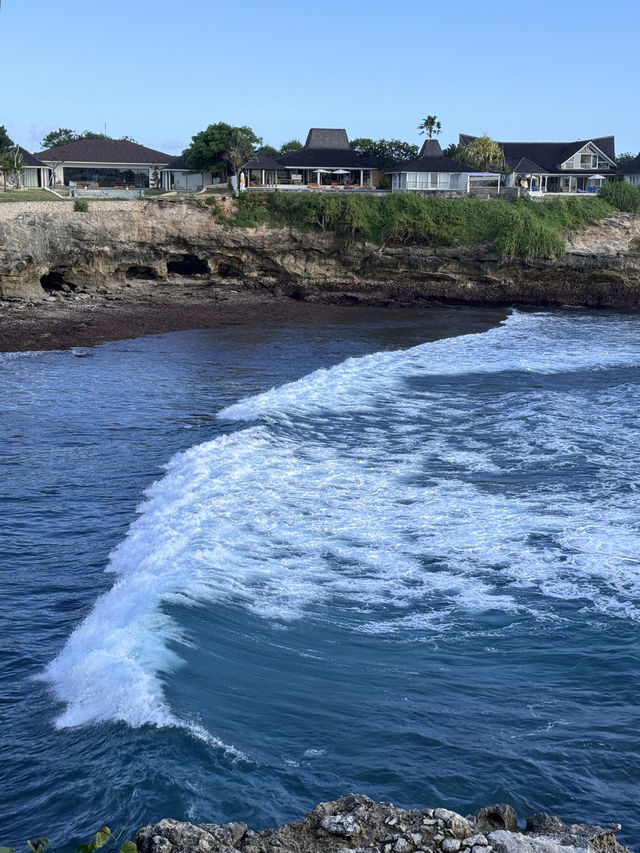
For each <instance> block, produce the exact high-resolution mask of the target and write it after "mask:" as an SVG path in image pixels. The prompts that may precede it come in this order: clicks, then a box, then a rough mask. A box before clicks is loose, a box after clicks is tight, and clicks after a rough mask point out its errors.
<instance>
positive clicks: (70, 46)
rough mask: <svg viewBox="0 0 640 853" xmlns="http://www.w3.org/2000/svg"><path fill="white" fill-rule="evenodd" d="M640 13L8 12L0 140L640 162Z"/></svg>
mask: <svg viewBox="0 0 640 853" xmlns="http://www.w3.org/2000/svg"><path fill="white" fill-rule="evenodd" d="M639 48H640V4H638V2H637V0H618V2H616V3H615V4H614V5H613V6H609V5H608V4H607V3H603V2H595V0H582V2H578V0H564V2H550V1H549V0H539V2H538V3H531V4H529V3H527V4H524V3H517V2H513V0H512V1H511V2H503V0H486V2H483V3H481V2H468V0H458V2H449V3H444V2H443V3H437V4H436V3H433V2H431V0H396V2H395V3H390V2H381V0H367V2H364V0H325V2H323V3H321V4H306V3H304V2H293V0H269V2H261V1H260V0H241V2H239V3H237V4H233V3H229V2H225V3H222V2H218V0H180V2H169V0H154V2H151V0H109V2H103V0H84V2H80V0H57V2H52V0H2V6H1V8H0V74H1V76H0V80H2V81H3V83H2V86H1V88H0V124H4V125H5V126H6V128H7V130H8V131H9V135H10V136H11V137H12V138H13V139H14V140H15V141H16V142H19V143H20V144H22V145H24V146H25V147H26V148H28V149H29V150H31V151H34V150H35V151H37V150H39V148H40V142H41V140H42V137H43V136H44V134H45V133H46V132H47V131H49V130H52V129H54V128H58V127H60V126H63V127H70V128H72V129H74V130H78V131H80V130H84V129H91V130H104V127H105V124H106V128H107V132H108V133H109V134H111V135H113V136H122V135H125V134H126V135H129V136H132V137H133V138H134V139H136V140H137V141H138V142H141V143H142V144H144V145H148V146H150V147H152V148H157V149H159V150H160V151H165V152H167V153H179V152H180V151H181V150H182V149H183V148H184V147H186V146H187V145H188V144H189V142H190V140H191V137H192V135H193V134H194V133H197V132H198V131H200V130H202V129H203V128H205V127H206V126H207V125H208V124H212V123H215V122H218V121H226V122H229V123H230V124H248V125H250V126H251V127H252V128H253V129H254V131H255V132H256V133H257V134H258V135H260V136H262V137H263V138H264V141H265V142H266V143H269V144H271V145H275V146H276V147H277V146H279V145H280V144H281V143H282V142H284V141H286V140H288V139H291V138H299V139H301V140H302V141H304V138H305V136H306V133H307V130H308V128H309V127H345V128H346V129H347V132H348V134H349V136H350V138H355V137H357V136H369V137H373V138H374V139H378V138H380V137H386V138H390V137H395V138H399V139H403V140H406V141H408V142H416V143H417V142H419V141H420V137H419V136H418V133H417V129H416V128H417V125H418V123H419V122H420V121H421V119H423V118H424V117H425V116H426V115H428V114H435V115H437V117H438V119H439V120H440V121H441V122H442V127H443V132H442V136H441V137H440V140H441V142H442V144H443V145H445V144H448V143H449V142H452V141H457V138H458V133H460V132H463V133H473V134H480V133H484V132H486V133H488V134H489V135H490V136H492V137H493V138H494V139H498V140H502V141H532V140H541V141H569V140H574V139H582V138H589V137H592V136H604V135H608V134H615V136H616V149H617V151H618V152H622V151H632V152H633V153H634V154H635V153H638V151H640V110H639V109H638V101H639V88H640V87H639V83H640V63H639V61H638V52H639Z"/></svg>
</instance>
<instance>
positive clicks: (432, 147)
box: [418, 139, 444, 157]
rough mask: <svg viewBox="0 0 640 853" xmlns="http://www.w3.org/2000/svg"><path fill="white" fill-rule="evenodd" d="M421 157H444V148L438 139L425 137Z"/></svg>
mask: <svg viewBox="0 0 640 853" xmlns="http://www.w3.org/2000/svg"><path fill="white" fill-rule="evenodd" d="M418 156H419V157H442V156H444V155H443V154H442V148H440V143H439V142H438V140H437V139H425V141H424V143H423V145H422V148H421V149H420V154H419V155H418Z"/></svg>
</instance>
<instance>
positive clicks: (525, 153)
mask: <svg viewBox="0 0 640 853" xmlns="http://www.w3.org/2000/svg"><path fill="white" fill-rule="evenodd" d="M474 139H477V137H476V136H470V135H469V134H467V133H461V134H460V142H461V143H462V145H468V144H469V143H470V142H472V141H473V140H474ZM589 142H592V143H593V144H594V145H595V146H596V147H597V148H599V149H600V151H602V153H603V154H605V155H606V156H607V157H608V158H609V159H610V160H615V156H616V153H615V139H614V137H613V136H599V137H594V138H592V139H579V140H576V141H575V142H499V143H498V145H499V146H500V147H501V148H502V151H503V153H504V159H505V161H506V163H507V165H508V166H509V167H510V169H511V170H512V171H514V169H515V166H516V165H517V164H518V163H519V162H520V161H521V160H522V159H523V158H526V159H528V160H530V161H532V162H533V163H535V164H539V166H541V167H542V169H543V171H546V172H554V173H557V172H558V171H559V170H560V165H561V164H562V163H564V162H565V160H568V159H569V157H571V156H572V155H573V154H575V153H576V152H577V151H579V150H580V149H581V148H584V146H585V145H588V144H589ZM562 171H563V172H565V173H566V174H572V170H571V169H566V170H565V169H563V170H562ZM610 171H612V172H613V171H614V167H613V166H612V167H610Z"/></svg>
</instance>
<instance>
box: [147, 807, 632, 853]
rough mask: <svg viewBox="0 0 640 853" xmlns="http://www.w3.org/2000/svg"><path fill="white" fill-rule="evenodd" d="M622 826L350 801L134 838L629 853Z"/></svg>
mask: <svg viewBox="0 0 640 853" xmlns="http://www.w3.org/2000/svg"><path fill="white" fill-rule="evenodd" d="M620 829H621V827H620V825H619V824H610V825H608V826H605V827H602V826H592V825H589V824H570V825H568V824H564V823H563V822H562V821H561V820H559V819H558V818H556V817H551V816H550V815H548V814H545V813H539V814H535V815H532V816H531V817H529V818H528V820H527V822H526V825H525V826H524V827H521V826H520V825H519V823H518V816H517V814H516V812H515V811H514V809H513V808H512V807H511V806H509V805H505V804H496V805H493V806H488V807H487V808H483V809H480V811H478V812H476V814H474V815H470V816H469V817H463V816H462V815H460V814H457V813H456V812H453V811H450V810H449V809H445V808H436V809H430V808H425V809H409V810H407V809H402V808H397V807H396V806H394V805H392V804H391V803H376V802H374V801H373V800H371V799H369V798H368V797H366V796H363V795H358V794H351V795H349V796H347V797H342V798H340V799H338V800H335V801H333V802H329V803H320V804H319V805H318V806H316V808H315V809H313V811H312V812H309V814H307V815H306V816H305V818H304V819H303V820H301V821H300V822H297V823H288V824H285V825H284V826H281V827H278V828H276V829H264V830H261V831H258V832H255V831H253V830H251V829H249V828H248V827H247V825H246V824H244V823H239V822H233V823H226V824H223V825H218V824H212V823H203V824H199V825H194V824H191V823H183V822H180V821H177V820H171V819H165V820H161V821H160V822H159V823H157V824H155V825H150V826H145V827H143V828H142V829H140V830H139V831H138V833H137V835H136V844H137V846H138V850H139V853H630V851H629V850H628V848H626V847H623V846H622V845H621V844H620V843H619V842H618V841H617V839H616V832H618V831H619V830H620Z"/></svg>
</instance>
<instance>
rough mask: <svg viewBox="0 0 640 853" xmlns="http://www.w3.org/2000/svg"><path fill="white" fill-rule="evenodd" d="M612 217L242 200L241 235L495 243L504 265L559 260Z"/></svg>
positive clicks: (458, 202)
mask: <svg viewBox="0 0 640 853" xmlns="http://www.w3.org/2000/svg"><path fill="white" fill-rule="evenodd" d="M611 213H612V207H611V205H609V204H607V203H606V202H605V201H603V200H602V199H600V198H566V199H565V198H556V199H553V200H552V201H548V202H537V201H532V200H530V199H524V198H521V199H517V200H514V201H508V200H505V199H490V200H484V199H474V198H459V199H439V198H434V197H428V198H423V197H420V196H416V195H411V194H409V193H394V194H392V195H389V196H367V195H364V194H354V195H347V194H345V195H342V194H335V195H332V194H330V193H304V194H303V193H300V194H298V193H296V194H289V193H282V192H278V191H276V192H273V193H243V194H242V195H241V196H240V198H239V199H238V204H237V207H236V212H235V215H234V216H233V217H232V218H231V219H230V220H227V221H228V222H229V224H231V225H234V226H236V227H241V228H251V227H255V226H258V225H262V224H266V225H269V226H273V227H287V226H289V227H294V228H298V229H299V230H301V231H329V232H334V233H336V234H340V235H342V236H343V237H344V238H345V239H347V240H354V241H363V242H364V241H367V242H372V243H377V244H379V245H384V244H392V245H420V246H464V245H478V244H482V243H491V244H493V245H495V247H496V249H497V251H498V252H499V254H500V255H501V256H502V257H524V258H528V257H536V256H537V257H560V256H561V255H563V254H564V251H565V244H564V240H563V237H562V232H563V231H565V230H572V229H580V228H586V226H587V225H590V224H591V223H593V222H597V221H598V220H600V219H603V218H604V217H605V216H607V215H609V214H611Z"/></svg>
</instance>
